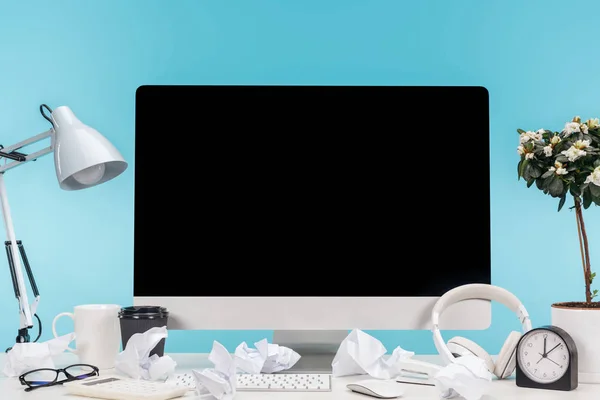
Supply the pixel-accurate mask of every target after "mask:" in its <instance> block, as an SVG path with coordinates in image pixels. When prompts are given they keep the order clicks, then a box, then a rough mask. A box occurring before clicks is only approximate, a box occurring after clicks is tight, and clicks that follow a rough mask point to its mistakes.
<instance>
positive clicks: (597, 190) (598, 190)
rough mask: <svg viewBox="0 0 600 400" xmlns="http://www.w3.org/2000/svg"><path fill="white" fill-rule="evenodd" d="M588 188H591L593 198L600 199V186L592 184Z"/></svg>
mask: <svg viewBox="0 0 600 400" xmlns="http://www.w3.org/2000/svg"><path fill="white" fill-rule="evenodd" d="M588 187H589V188H590V193H591V195H592V197H600V186H597V185H594V184H593V183H590V185H589V186H588Z"/></svg>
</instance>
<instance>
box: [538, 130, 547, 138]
mask: <svg viewBox="0 0 600 400" xmlns="http://www.w3.org/2000/svg"><path fill="white" fill-rule="evenodd" d="M545 132H546V130H545V129H543V128H542V129H538V130H537V131H535V133H537V134H538V135H540V138H541V137H542V135H543V134H544V133H545Z"/></svg>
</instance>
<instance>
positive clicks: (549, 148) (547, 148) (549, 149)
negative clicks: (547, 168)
mask: <svg viewBox="0 0 600 400" xmlns="http://www.w3.org/2000/svg"><path fill="white" fill-rule="evenodd" d="M544 154H545V155H546V157H550V156H551V155H552V145H548V146H544Z"/></svg>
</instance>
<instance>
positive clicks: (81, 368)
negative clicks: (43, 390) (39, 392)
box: [23, 365, 96, 387]
mask: <svg viewBox="0 0 600 400" xmlns="http://www.w3.org/2000/svg"><path fill="white" fill-rule="evenodd" d="M65 372H66V373H67V374H68V375H67V376H65V377H64V378H62V377H59V372H58V371H56V370H53V369H41V370H38V371H32V372H31V373H29V374H27V375H25V376H24V377H23V379H24V380H25V382H27V384H28V385H30V386H33V387H36V386H44V385H48V384H51V383H54V382H57V381H59V382H60V381H62V380H67V379H85V378H89V377H91V376H94V375H96V371H95V370H94V368H92V367H91V366H89V365H72V366H70V367H67V368H65ZM61 378H62V379H61Z"/></svg>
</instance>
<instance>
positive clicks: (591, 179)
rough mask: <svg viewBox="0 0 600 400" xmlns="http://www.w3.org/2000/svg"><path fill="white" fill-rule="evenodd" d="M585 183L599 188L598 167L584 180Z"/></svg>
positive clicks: (599, 169) (599, 168)
mask: <svg viewBox="0 0 600 400" xmlns="http://www.w3.org/2000/svg"><path fill="white" fill-rule="evenodd" d="M585 183H593V184H594V185H596V186H600V167H596V168H595V169H594V171H593V172H592V173H591V174H589V175H588V176H587V178H585Z"/></svg>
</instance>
